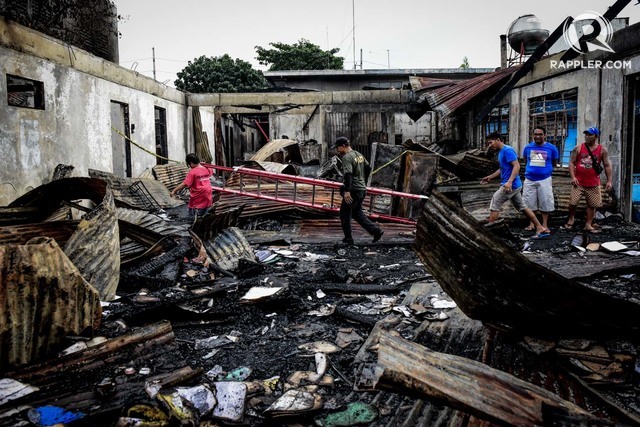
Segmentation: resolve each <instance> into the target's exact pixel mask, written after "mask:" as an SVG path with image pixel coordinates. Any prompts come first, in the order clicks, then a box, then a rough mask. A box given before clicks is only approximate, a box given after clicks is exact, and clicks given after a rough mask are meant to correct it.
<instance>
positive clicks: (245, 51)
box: [114, 0, 640, 86]
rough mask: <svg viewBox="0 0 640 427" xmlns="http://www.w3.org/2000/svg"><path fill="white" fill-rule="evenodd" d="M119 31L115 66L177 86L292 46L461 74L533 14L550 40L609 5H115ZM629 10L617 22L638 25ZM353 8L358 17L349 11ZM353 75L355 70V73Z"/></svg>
mask: <svg viewBox="0 0 640 427" xmlns="http://www.w3.org/2000/svg"><path fill="white" fill-rule="evenodd" d="M114 1H115V3H116V6H117V7H118V13H119V14H120V15H123V16H124V18H125V19H124V20H123V21H121V22H120V23H119V30H120V32H121V33H122V37H121V38H120V41H119V44H120V65H122V66H124V67H127V68H133V69H135V70H136V71H138V72H140V73H142V74H145V75H148V76H151V77H152V76H153V62H152V48H155V57H156V79H157V80H158V81H160V82H165V81H166V82H167V84H168V85H171V86H173V81H174V80H175V79H176V74H175V73H176V72H178V71H180V70H182V69H183V68H184V67H185V66H186V65H187V62H188V61H190V60H193V59H194V58H197V57H199V56H201V55H205V56H221V55H224V54H225V53H227V54H229V55H230V56H231V57H232V58H234V59H235V58H238V59H242V60H244V61H248V62H250V63H251V64H253V66H254V68H256V69H259V70H263V71H264V70H266V67H264V66H262V65H260V64H258V62H257V61H256V60H255V57H256V51H255V46H262V47H265V48H270V46H269V43H272V42H283V43H287V44H293V43H296V42H297V41H298V40H300V39H301V38H304V39H307V40H309V41H310V42H312V43H314V44H316V45H318V46H320V47H321V48H323V49H325V50H326V49H331V48H336V47H337V48H339V49H340V51H339V52H338V55H339V56H342V57H344V58H345V69H353V65H354V56H353V53H354V44H353V31H352V30H353V28H354V25H353V22H354V16H355V52H356V62H357V63H358V64H359V62H360V49H362V52H363V59H362V63H363V64H362V65H363V68H365V69H383V68H389V67H390V68H457V67H458V66H460V64H461V63H462V60H463V57H465V56H466V57H468V60H469V65H470V66H471V67H474V68H495V67H498V66H500V50H499V45H500V43H499V36H500V34H505V33H506V32H507V28H508V27H509V24H511V22H512V21H513V20H515V19H516V18H518V17H519V16H522V15H526V14H534V15H536V16H537V17H538V18H539V19H540V20H541V21H542V26H543V27H544V28H546V29H548V30H549V31H553V30H554V29H555V28H556V27H557V26H558V25H559V24H560V23H561V22H562V21H563V19H564V18H565V17H567V16H569V15H571V16H574V17H575V16H578V15H580V14H581V13H583V12H585V11H588V10H591V11H595V12H598V13H601V14H602V13H604V12H605V11H606V10H607V8H608V7H609V6H610V5H612V4H613V3H614V0H608V1H602V0H600V1H599V0H581V1H578V0H569V1H561V0H536V1H529V2H525V1H515V0H493V1H491V2H482V1H478V0H457V1H456V0H437V1H433V0H314V1H311V0H268V1H257V0H232V1H221V0H180V1H176V0H114ZM635 3H637V2H636V1H635V0H633V1H631V3H630V4H629V5H628V6H627V7H626V8H625V9H624V10H623V11H622V13H620V14H619V15H618V16H619V17H629V18H630V19H629V21H630V24H634V23H637V22H639V21H640V6H636V5H635ZM354 5H355V14H354V13H353V9H354V8H353V6H354ZM358 66H359V65H358Z"/></svg>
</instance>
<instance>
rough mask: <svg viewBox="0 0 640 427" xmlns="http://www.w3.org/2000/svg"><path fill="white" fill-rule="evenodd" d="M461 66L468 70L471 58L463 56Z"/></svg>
mask: <svg viewBox="0 0 640 427" xmlns="http://www.w3.org/2000/svg"><path fill="white" fill-rule="evenodd" d="M460 68H462V69H463V70H467V69H468V68H469V58H467V57H466V56H465V57H464V58H462V64H460Z"/></svg>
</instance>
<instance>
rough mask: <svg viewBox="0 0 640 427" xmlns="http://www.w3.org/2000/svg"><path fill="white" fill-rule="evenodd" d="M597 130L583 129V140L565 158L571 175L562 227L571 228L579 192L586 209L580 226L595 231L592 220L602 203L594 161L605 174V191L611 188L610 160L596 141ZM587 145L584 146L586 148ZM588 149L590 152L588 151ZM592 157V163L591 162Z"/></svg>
mask: <svg viewBox="0 0 640 427" xmlns="http://www.w3.org/2000/svg"><path fill="white" fill-rule="evenodd" d="M599 136H600V130H599V129H598V128H597V127H595V126H592V127H590V128H589V129H587V130H585V131H584V141H585V142H584V143H582V144H579V145H577V146H576V147H575V148H574V149H573V151H572V152H571V158H570V160H569V174H570V175H571V183H572V184H573V186H572V187H571V195H570V197H569V218H568V219H567V223H566V224H565V226H564V227H565V228H567V229H571V228H573V223H574V221H575V215H576V208H577V207H578V202H580V199H581V198H582V196H584V198H585V201H586V202H587V212H586V218H585V222H584V230H585V231H588V232H590V233H599V232H600V230H599V229H598V226H597V225H595V224H594V223H593V218H594V216H595V213H596V208H599V207H601V206H602V193H601V190H600V174H599V173H597V172H596V170H595V169H596V165H598V164H602V165H603V166H604V172H605V174H606V176H607V183H606V185H605V187H604V189H605V191H609V190H611V186H612V181H611V176H612V172H611V162H610V161H609V153H608V152H607V149H606V148H604V147H603V146H602V145H601V144H600V143H599V142H598V137H599ZM587 147H588V149H587ZM589 151H590V152H589ZM594 160H595V163H594Z"/></svg>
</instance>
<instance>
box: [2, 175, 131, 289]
mask: <svg viewBox="0 0 640 427" xmlns="http://www.w3.org/2000/svg"><path fill="white" fill-rule="evenodd" d="M78 199H89V200H91V201H93V202H94V203H95V204H96V205H97V206H96V207H95V208H94V209H93V210H91V211H90V212H89V213H87V214H86V215H85V216H84V217H83V218H82V220H81V221H80V223H79V224H78V227H77V228H76V231H75V232H74V234H73V235H72V236H71V237H70V238H69V240H68V241H67V243H66V244H65V246H64V251H65V254H66V255H67V256H68V257H69V259H70V260H71V261H72V262H73V263H74V264H75V265H76V267H78V270H79V271H80V273H81V274H82V275H83V277H84V278H85V279H86V280H87V281H89V282H90V283H91V284H92V285H93V286H94V287H95V288H96V289H97V290H98V292H99V293H100V297H101V298H102V299H103V300H105V301H110V300H111V299H113V297H114V296H115V291H116V288H117V286H118V278H119V275H120V238H119V235H118V220H117V217H116V209H115V204H114V200H113V194H112V192H111V190H110V189H109V187H108V186H107V183H106V182H105V181H104V180H101V179H95V178H63V179H58V180H55V181H51V182H50V183H48V184H45V185H41V186H40V187H37V188H35V189H33V190H32V191H30V192H28V193H26V194H25V195H23V196H22V197H20V198H18V199H16V200H15V201H14V202H13V203H11V205H10V206H24V207H36V208H37V209H38V213H39V217H40V218H42V219H44V218H47V217H48V216H49V215H51V213H53V212H55V211H57V210H58V209H59V208H60V206H61V204H62V202H63V201H71V200H78Z"/></svg>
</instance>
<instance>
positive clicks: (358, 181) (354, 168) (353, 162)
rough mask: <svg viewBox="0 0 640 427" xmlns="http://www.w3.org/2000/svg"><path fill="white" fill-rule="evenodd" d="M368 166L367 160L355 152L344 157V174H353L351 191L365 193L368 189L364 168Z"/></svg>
mask: <svg viewBox="0 0 640 427" xmlns="http://www.w3.org/2000/svg"><path fill="white" fill-rule="evenodd" d="M368 164H369V162H367V159H365V158H364V156H363V155H362V154H360V153H358V152H357V151H355V150H351V151H349V152H348V153H347V154H345V155H344V156H342V172H343V173H345V174H347V173H351V174H352V179H351V190H362V191H364V190H366V189H367V184H366V183H365V181H364V166H365V165H368Z"/></svg>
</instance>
